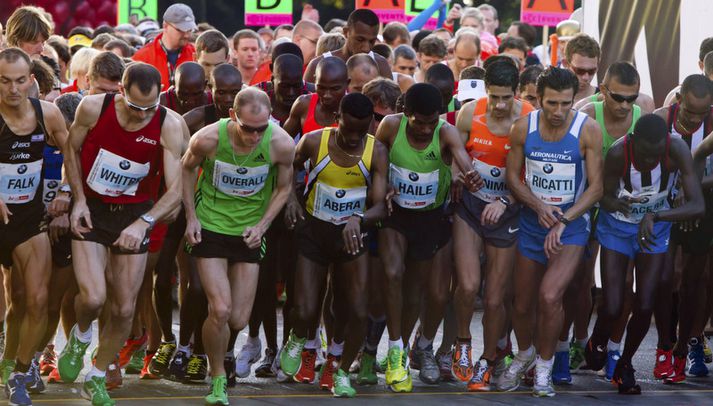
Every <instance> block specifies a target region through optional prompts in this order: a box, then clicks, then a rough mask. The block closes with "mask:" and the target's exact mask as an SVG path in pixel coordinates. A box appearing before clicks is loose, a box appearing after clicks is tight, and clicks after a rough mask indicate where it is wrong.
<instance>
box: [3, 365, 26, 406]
mask: <svg viewBox="0 0 713 406" xmlns="http://www.w3.org/2000/svg"><path fill="white" fill-rule="evenodd" d="M5 396H7V399H8V403H9V404H10V405H17V406H30V405H32V400H31V399H30V395H29V394H28V393H27V388H26V387H25V375H24V374H21V373H18V372H13V373H11V374H10V376H9V377H8V378H7V380H6V381H5Z"/></svg>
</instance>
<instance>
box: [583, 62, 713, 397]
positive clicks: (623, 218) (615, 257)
mask: <svg viewBox="0 0 713 406" xmlns="http://www.w3.org/2000/svg"><path fill="white" fill-rule="evenodd" d="M610 69H611V68H610ZM624 137H625V138H624V139H623V140H619V141H617V142H615V143H614V145H612V146H611V148H610V149H609V152H608V153H607V160H606V165H605V167H604V196H603V198H602V201H601V206H602V214H601V219H600V221H599V225H598V227H597V238H598V240H599V241H600V243H601V244H602V259H601V260H602V288H603V290H604V305H603V306H602V309H603V310H604V312H602V313H599V314H598V320H597V323H598V324H599V325H600V328H599V331H598V333H599V334H598V336H595V335H593V336H592V338H591V339H590V343H589V344H588V345H587V349H590V348H600V347H604V345H605V341H606V340H607V339H608V338H609V335H610V333H611V331H612V330H611V327H612V326H611V324H612V322H613V321H615V320H616V319H617V318H618V317H620V314H621V310H622V303H623V301H624V294H625V289H624V285H625V283H626V273H627V268H628V266H629V261H630V260H634V262H635V264H636V268H635V269H636V299H635V305H634V311H633V315H632V317H631V319H630V320H629V324H628V326H627V332H626V344H625V346H624V352H623V353H622V355H621V358H619V361H618V362H617V363H616V369H615V370H614V374H613V378H612V382H613V383H615V384H617V385H618V387H619V393H622V394H640V393H641V388H640V387H639V385H637V384H636V379H635V377H634V372H635V371H634V368H633V366H632V364H631V362H632V357H633V356H634V354H635V353H636V350H637V349H638V348H639V344H641V341H642V340H643V339H644V337H645V336H646V333H647V332H648V330H649V326H650V325H651V314H652V313H653V308H654V300H655V298H656V290H657V287H658V283H659V280H660V279H661V273H662V272H663V268H664V262H665V257H666V251H667V250H668V241H669V235H670V231H671V223H670V222H671V221H682V220H690V219H695V218H698V217H702V216H703V215H704V214H705V205H704V202H703V195H702V194H701V189H700V186H699V180H698V177H697V176H696V173H695V171H694V169H693V160H692V159H691V154H690V150H689V149H688V145H686V143H685V142H684V141H683V140H681V139H680V138H671V137H670V135H669V134H668V128H667V126H666V121H665V120H664V119H663V118H661V117H659V116H656V115H654V114H648V115H645V116H643V117H641V119H639V120H638V121H637V122H636V126H635V127H634V131H633V133H629V135H626V136H624ZM699 155H700V154H699ZM707 155H708V154H705V155H704V156H703V161H705V157H706V156H707ZM677 173H678V174H679V175H680V177H678V178H679V179H680V184H681V185H682V187H683V191H684V193H685V195H686V202H685V203H684V204H683V205H681V206H679V207H676V208H670V207H669V204H668V197H669V194H670V192H671V190H672V189H673V185H674V182H675V181H676V178H677ZM587 355H589V354H587ZM588 361H589V357H588ZM595 368H596V367H595Z"/></svg>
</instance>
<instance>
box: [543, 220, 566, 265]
mask: <svg viewBox="0 0 713 406" xmlns="http://www.w3.org/2000/svg"><path fill="white" fill-rule="evenodd" d="M564 228H565V225H564V224H562V223H557V224H556V225H555V226H554V227H552V228H551V229H550V231H549V232H548V233H547V237H545V247H544V248H545V256H546V257H547V259H550V258H552V257H553V256H555V255H557V254H558V253H559V252H560V251H561V250H562V245H563V244H562V241H560V237H562V233H563V232H564Z"/></svg>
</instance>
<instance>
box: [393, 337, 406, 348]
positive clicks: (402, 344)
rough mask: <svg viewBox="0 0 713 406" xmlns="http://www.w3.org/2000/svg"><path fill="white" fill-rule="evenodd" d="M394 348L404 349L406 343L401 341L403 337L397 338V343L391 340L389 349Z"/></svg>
mask: <svg viewBox="0 0 713 406" xmlns="http://www.w3.org/2000/svg"><path fill="white" fill-rule="evenodd" d="M392 347H398V348H399V349H401V350H403V349H404V342H403V340H401V337H399V338H397V339H396V340H395V341H391V339H389V348H392Z"/></svg>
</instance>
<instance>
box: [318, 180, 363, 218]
mask: <svg viewBox="0 0 713 406" xmlns="http://www.w3.org/2000/svg"><path fill="white" fill-rule="evenodd" d="M365 209H366V186H362V187H356V188H350V189H340V188H336V187H332V186H329V185H325V184H324V183H321V182H317V184H316V185H315V196H314V206H313V207H312V215H313V216H314V217H316V218H318V219H320V220H324V221H328V222H330V223H332V224H336V225H339V224H344V223H346V222H347V220H349V217H351V216H352V214H354V212H355V211H362V212H363V211H364V210H365Z"/></svg>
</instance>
